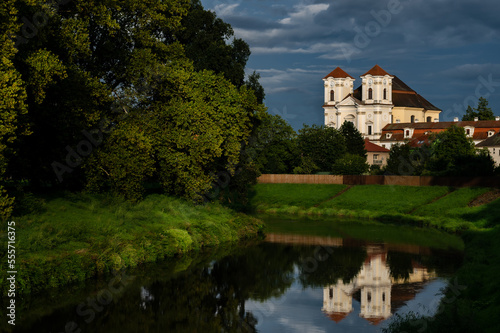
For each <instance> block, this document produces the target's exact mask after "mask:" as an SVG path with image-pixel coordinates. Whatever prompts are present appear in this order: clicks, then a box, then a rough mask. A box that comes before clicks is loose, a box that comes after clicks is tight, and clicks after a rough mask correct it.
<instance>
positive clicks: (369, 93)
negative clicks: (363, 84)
mask: <svg viewBox="0 0 500 333" xmlns="http://www.w3.org/2000/svg"><path fill="white" fill-rule="evenodd" d="M368 99H373V89H372V88H370V89H368Z"/></svg>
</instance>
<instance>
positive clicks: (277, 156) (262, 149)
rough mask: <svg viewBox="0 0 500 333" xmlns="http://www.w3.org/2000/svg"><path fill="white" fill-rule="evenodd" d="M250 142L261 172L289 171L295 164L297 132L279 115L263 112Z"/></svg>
mask: <svg viewBox="0 0 500 333" xmlns="http://www.w3.org/2000/svg"><path fill="white" fill-rule="evenodd" d="M256 134H257V135H256V136H255V137H254V140H253V142H252V144H253V147H254V149H255V155H256V163H257V164H258V166H259V169H260V171H261V172H262V173H291V172H292V171H293V167H294V166H295V165H296V164H297V140H296V138H297V134H296V133H295V130H294V129H293V128H292V127H291V126H290V125H289V124H288V123H287V122H286V121H285V120H284V119H283V118H281V117H280V116H279V115H270V114H268V113H265V114H264V115H263V117H262V119H261V122H260V124H259V126H258V128H257V132H256Z"/></svg>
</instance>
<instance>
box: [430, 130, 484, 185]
mask: <svg viewBox="0 0 500 333" xmlns="http://www.w3.org/2000/svg"><path fill="white" fill-rule="evenodd" d="M425 169H426V172H425V173H427V174H431V175H436V176H441V175H446V176H475V175H491V174H493V169H494V164H493V163H492V160H491V157H490V156H489V154H487V153H486V154H485V153H482V154H479V155H478V151H477V150H476V148H475V146H474V142H473V141H472V139H471V138H468V137H467V135H466V134H465V130H464V129H463V128H462V127H458V126H451V127H450V128H448V129H447V130H446V131H443V132H440V133H438V134H436V135H435V136H434V137H433V138H432V144H431V156H430V158H429V159H428V160H427V162H426V164H425Z"/></svg>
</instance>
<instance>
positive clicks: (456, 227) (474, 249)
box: [254, 185, 500, 333]
mask: <svg viewBox="0 0 500 333" xmlns="http://www.w3.org/2000/svg"><path fill="white" fill-rule="evenodd" d="M359 186H364V185H359ZM394 188H397V186H394ZM374 195H376V193H374ZM498 202H499V200H498V199H497V200H495V201H493V202H489V203H487V204H485V205H483V206H484V211H483V212H482V214H481V215H482V216H489V217H490V220H493V219H494V218H495V217H497V216H498V210H496V209H495V205H498ZM266 205H267V203H263V204H261V205H259V204H257V205H255V207H254V208H255V209H256V211H258V212H260V213H265V214H271V215H273V214H289V216H300V215H303V216H336V217H356V218H365V219H369V220H373V221H377V222H381V223H388V224H409V225H413V226H418V227H423V228H436V229H440V230H443V231H445V232H447V233H450V234H456V235H459V236H460V237H461V238H462V239H463V241H464V262H463V265H462V266H461V268H460V269H459V270H458V271H457V273H456V274H455V275H454V276H453V277H452V278H451V279H450V284H449V286H448V287H447V288H446V289H445V290H443V291H442V293H443V295H444V297H443V299H442V301H441V302H440V304H439V305H438V307H437V312H436V314H435V315H433V316H422V315H416V314H415V313H410V314H408V315H406V316H399V317H397V319H396V321H395V322H394V324H391V325H390V326H389V327H388V328H386V329H383V332H384V333H388V332H407V333H413V332H415V333H416V332H418V333H421V332H436V333H440V332H448V331H450V332H451V331H453V332H464V333H465V332H495V331H496V330H498V324H497V321H496V318H497V317H498V316H497V314H498V313H500V290H499V289H498V286H497V283H496V281H497V277H498V274H499V273H500V242H498V239H499V238H500V225H498V224H488V227H484V226H478V225H476V224H475V223H474V221H466V220H463V219H461V221H459V222H458V223H457V221H454V220H453V219H452V218H451V217H436V216H416V215H410V214H400V213H393V214H388V213H382V212H374V211H366V210H362V209H360V210H347V209H335V208H319V207H307V208H305V207H298V206H292V205H281V206H279V207H276V205H275V207H266ZM443 213H444V211H441V210H439V209H436V211H435V214H436V215H438V216H439V215H443ZM470 218H471V219H473V216H470ZM497 218H498V217H497ZM476 219H477V217H476ZM475 222H476V223H478V222H480V221H479V219H477V220H475ZM396 316H398V315H396Z"/></svg>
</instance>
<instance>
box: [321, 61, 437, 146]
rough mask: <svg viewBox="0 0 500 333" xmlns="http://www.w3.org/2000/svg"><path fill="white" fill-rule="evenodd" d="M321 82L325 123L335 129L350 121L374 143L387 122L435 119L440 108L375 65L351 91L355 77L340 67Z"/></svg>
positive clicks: (416, 121)
mask: <svg viewBox="0 0 500 333" xmlns="http://www.w3.org/2000/svg"><path fill="white" fill-rule="evenodd" d="M323 81H324V93H325V99H324V105H323V109H324V111H325V125H327V126H331V127H335V128H337V129H338V128H340V126H342V124H343V123H344V121H350V122H352V123H354V125H355V126H356V128H357V129H358V130H359V131H360V132H361V134H362V135H363V137H365V138H368V139H370V141H373V142H375V143H379V141H380V137H381V135H382V129H383V128H384V127H385V126H386V125H387V124H392V123H418V122H428V123H431V122H439V113H440V112H441V110H440V109H438V108H437V107H435V106H434V105H432V104H431V103H430V102H429V101H427V100H426V99H425V98H423V97H422V96H420V95H419V94H418V93H417V92H416V91H414V90H413V89H411V88H410V87H409V86H407V85H406V84H405V83H404V82H403V81H401V80H400V79H399V78H398V77H397V76H395V75H391V74H389V73H387V72H386V71H385V70H383V69H382V68H381V67H380V66H378V65H375V66H374V67H373V68H372V69H370V70H369V71H368V72H366V73H365V74H363V75H361V85H360V86H359V87H358V88H357V89H355V90H354V81H355V79H354V78H353V77H352V76H350V75H349V74H347V73H346V72H345V71H344V70H342V69H341V68H340V67H337V68H335V69H334V70H333V71H332V72H331V73H330V74H328V75H327V76H325V77H324V78H323Z"/></svg>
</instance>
